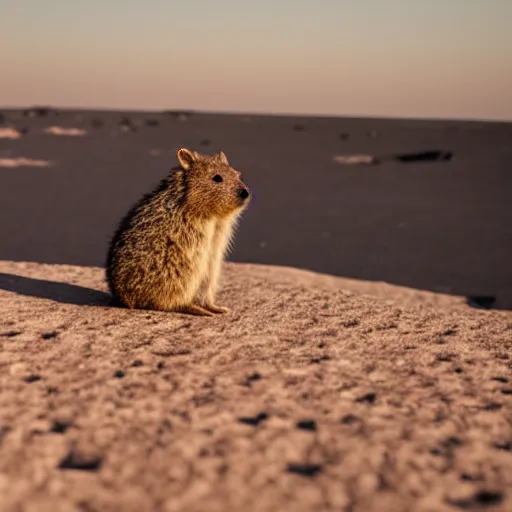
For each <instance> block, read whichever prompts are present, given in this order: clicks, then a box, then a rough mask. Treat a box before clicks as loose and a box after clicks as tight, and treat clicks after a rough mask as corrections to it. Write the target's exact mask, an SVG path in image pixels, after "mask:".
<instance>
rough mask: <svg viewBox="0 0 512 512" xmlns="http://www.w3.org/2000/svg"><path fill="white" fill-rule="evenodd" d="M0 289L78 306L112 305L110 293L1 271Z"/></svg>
mask: <svg viewBox="0 0 512 512" xmlns="http://www.w3.org/2000/svg"><path fill="white" fill-rule="evenodd" d="M0 290H6V291H8V292H15V293H19V294H20V295H27V296H29V297H38V298H41V299H50V300H54V301H57V302H62V303H64V304H74V305H77V306H111V300H112V297H111V296H110V294H108V293H105V292H100V291H98V290H93V289H92V288H85V287H84V286H78V285H76V284H68V283H59V282H57V281H46V280H44V279H34V278H32V277H23V276H18V275H16V274H5V273H0Z"/></svg>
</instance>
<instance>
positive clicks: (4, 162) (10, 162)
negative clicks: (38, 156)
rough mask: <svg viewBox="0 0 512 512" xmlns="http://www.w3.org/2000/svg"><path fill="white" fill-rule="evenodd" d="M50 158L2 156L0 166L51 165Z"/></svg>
mask: <svg viewBox="0 0 512 512" xmlns="http://www.w3.org/2000/svg"><path fill="white" fill-rule="evenodd" d="M52 165H53V162H51V161H49V160H33V159H31V158H0V167H9V168H13V167H51V166H52Z"/></svg>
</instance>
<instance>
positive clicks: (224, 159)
mask: <svg viewBox="0 0 512 512" xmlns="http://www.w3.org/2000/svg"><path fill="white" fill-rule="evenodd" d="M219 160H220V161H221V162H222V163H223V164H226V165H229V162H228V157H227V156H226V155H225V154H224V151H221V152H220V153H219Z"/></svg>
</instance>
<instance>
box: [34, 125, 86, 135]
mask: <svg viewBox="0 0 512 512" xmlns="http://www.w3.org/2000/svg"><path fill="white" fill-rule="evenodd" d="M44 132H45V133H48V134H50V135H67V136H69V137H83V136H84V135H86V134H87V131H86V130H83V129H82V128H63V127H61V126H50V127H49V128H46V129H45V130H44Z"/></svg>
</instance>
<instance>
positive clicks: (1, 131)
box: [0, 128, 21, 140]
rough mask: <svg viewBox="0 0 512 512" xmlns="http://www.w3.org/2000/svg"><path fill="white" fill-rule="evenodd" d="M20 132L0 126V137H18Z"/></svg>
mask: <svg viewBox="0 0 512 512" xmlns="http://www.w3.org/2000/svg"><path fill="white" fill-rule="evenodd" d="M20 137H21V133H20V132H19V131H18V130H15V129H14V128H0V139H13V140H14V139H19V138H20Z"/></svg>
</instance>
